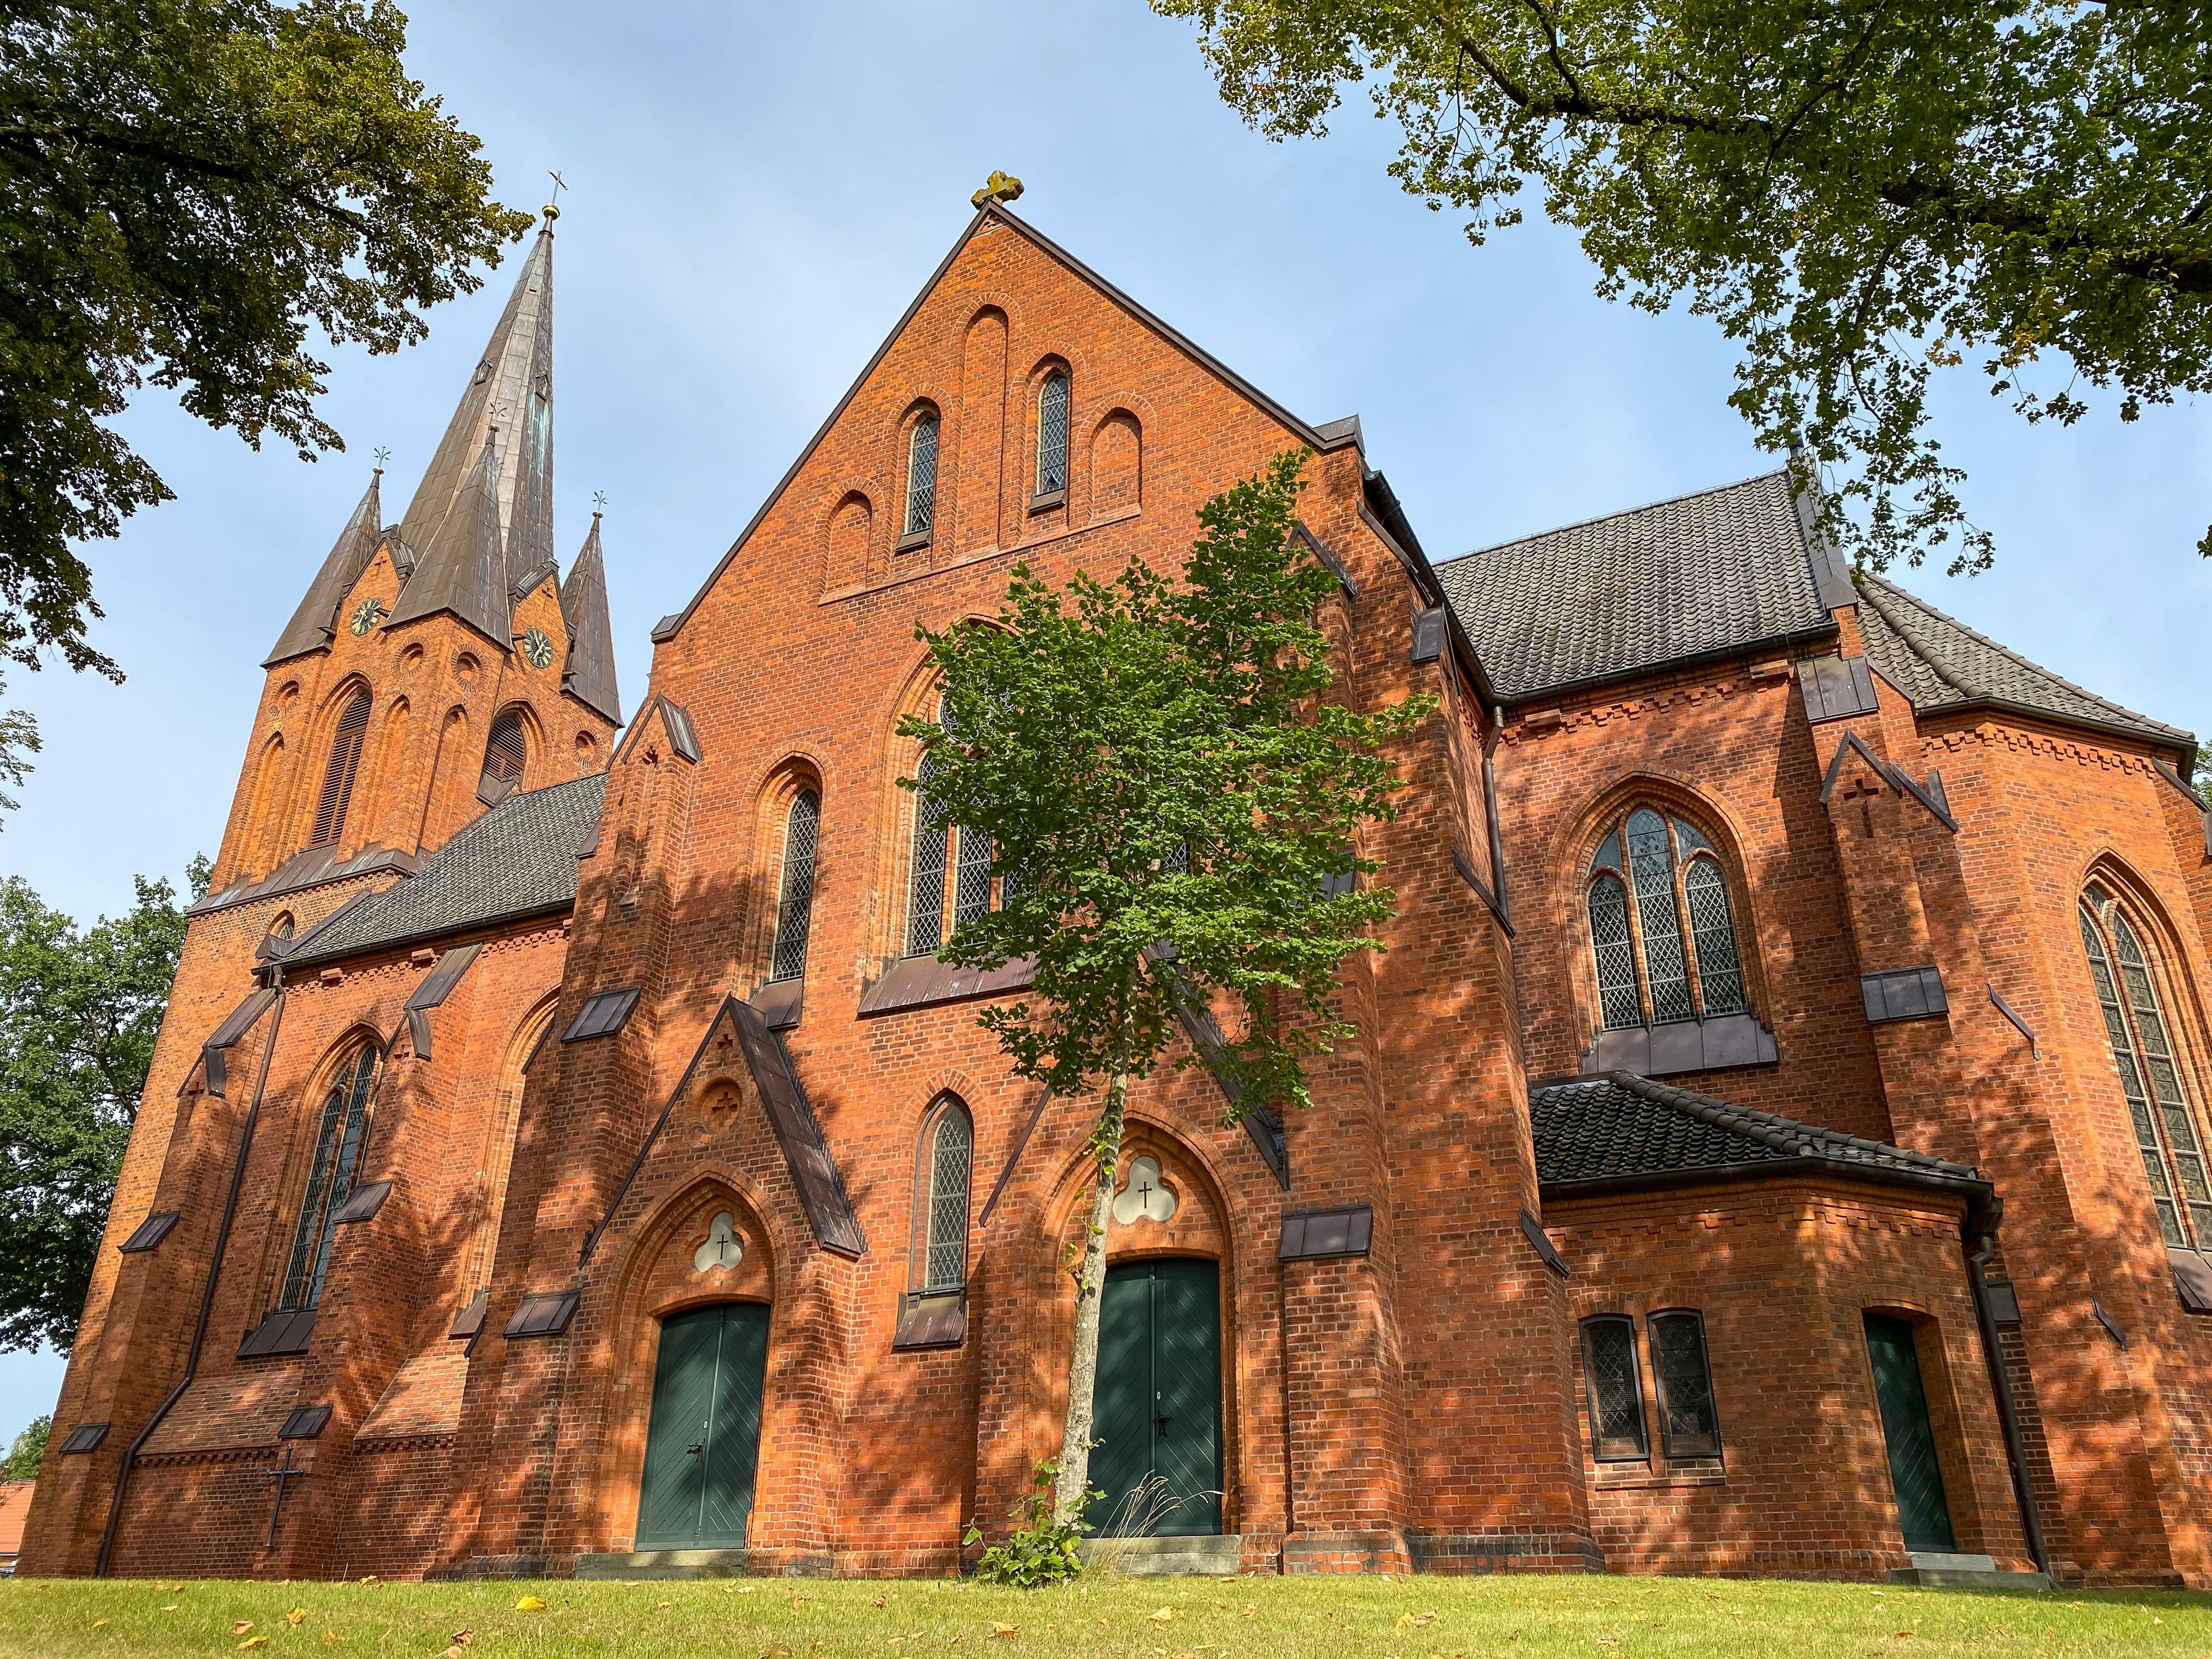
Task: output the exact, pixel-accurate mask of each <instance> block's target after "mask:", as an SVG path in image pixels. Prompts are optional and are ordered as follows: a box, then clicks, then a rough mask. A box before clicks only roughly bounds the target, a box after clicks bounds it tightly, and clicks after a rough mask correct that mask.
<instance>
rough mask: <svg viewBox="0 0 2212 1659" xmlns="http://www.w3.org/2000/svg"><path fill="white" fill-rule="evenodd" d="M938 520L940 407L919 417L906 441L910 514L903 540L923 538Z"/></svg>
mask: <svg viewBox="0 0 2212 1659" xmlns="http://www.w3.org/2000/svg"><path fill="white" fill-rule="evenodd" d="M936 521H937V411H936V410H932V409H926V410H922V412H921V414H920V415H917V416H915V422H914V430H913V431H912V432H910V433H909V434H908V435H907V441H906V518H905V520H904V524H905V528H903V529H902V530H901V531H900V532H899V537H900V539H901V540H902V541H903V540H905V539H906V538H909V537H913V538H923V537H927V535H928V534H929V533H930V530H931V527H932V526H933V525H934V524H935V523H936Z"/></svg>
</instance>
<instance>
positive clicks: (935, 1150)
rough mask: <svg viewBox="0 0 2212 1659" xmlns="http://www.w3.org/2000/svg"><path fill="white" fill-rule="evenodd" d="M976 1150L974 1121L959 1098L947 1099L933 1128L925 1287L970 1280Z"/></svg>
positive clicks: (937, 1287) (938, 1113)
mask: <svg viewBox="0 0 2212 1659" xmlns="http://www.w3.org/2000/svg"><path fill="white" fill-rule="evenodd" d="M974 1164H975V1125H974V1124H973V1123H971V1122H969V1119H968V1113H967V1110H966V1109H965V1108H963V1106H962V1105H961V1104H960V1103H959V1102H958V1101H957V1100H948V1101H946V1102H945V1103H944V1105H942V1106H941V1107H939V1109H938V1112H937V1117H936V1120H935V1121H933V1123H932V1124H931V1125H930V1130H929V1186H928V1194H929V1196H928V1204H927V1228H928V1233H927V1240H926V1243H925V1245H924V1249H923V1262H922V1288H923V1289H925V1290H936V1289H939V1288H941V1287H947V1286H951V1285H964V1284H965V1283H967V1281H968V1187H969V1174H970V1172H971V1170H973V1168H974Z"/></svg>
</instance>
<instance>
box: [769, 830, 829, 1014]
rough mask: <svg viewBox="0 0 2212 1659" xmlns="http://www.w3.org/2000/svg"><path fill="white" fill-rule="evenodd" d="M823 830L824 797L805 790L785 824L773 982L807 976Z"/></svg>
mask: <svg viewBox="0 0 2212 1659" xmlns="http://www.w3.org/2000/svg"><path fill="white" fill-rule="evenodd" d="M821 830H822V797H821V796H819V795H817V794H816V793H814V791H812V790H811V789H807V790H802V791H801V792H800V793H799V798H798V799H796V800H794V801H793V802H792V803H791V811H790V814H789V816H787V817H786V818H785V819H784V824H783V890H782V892H781V894H780V895H779V896H777V899H776V905H775V947H774V948H773V949H772V950H771V951H769V970H768V976H769V979H770V980H784V979H799V978H802V977H804V976H805V973H806V937H807V934H808V933H809V932H810V931H811V927H812V923H813V918H814V849H815V845H816V843H817V841H818V840H819V839H820V836H821Z"/></svg>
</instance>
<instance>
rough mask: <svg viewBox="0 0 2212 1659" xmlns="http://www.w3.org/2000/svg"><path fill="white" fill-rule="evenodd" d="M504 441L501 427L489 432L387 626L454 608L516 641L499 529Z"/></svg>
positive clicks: (485, 631) (504, 643) (502, 643)
mask: <svg viewBox="0 0 2212 1659" xmlns="http://www.w3.org/2000/svg"><path fill="white" fill-rule="evenodd" d="M498 441H499V435H498V434H497V433H496V432H495V431H487V432H485V434H484V443H483V453H481V454H479V455H478V456H477V464H476V465H475V466H474V467H473V468H472V469H471V471H470V472H469V476H468V481H467V482H466V483H464V484H463V485H462V486H461V493H460V494H459V495H456V496H455V497H454V498H453V511H452V512H450V513H447V514H446V517H445V521H444V522H443V523H442V524H441V525H440V526H438V528H437V531H436V532H435V534H434V535H432V537H431V538H430V540H429V543H428V545H426V546H425V547H424V548H423V549H422V556H421V558H419V559H418V560H416V564H415V574H413V575H412V576H410V577H409V578H408V579H407V586H404V587H403V588H401V589H400V590H399V603H398V604H397V605H394V606H392V620H391V623H387V624H386V625H387V626H396V625H397V624H398V623H404V622H412V621H414V620H415V619H416V617H430V616H435V615H436V614H437V613H438V612H439V611H452V612H453V614H454V615H455V616H457V617H459V618H460V619H461V620H462V621H463V622H465V623H468V624H469V625H470V626H471V628H474V629H476V630H477V632H478V633H480V634H482V635H483V636H484V637H485V638H486V639H488V640H489V641H491V642H492V643H493V644H495V645H496V646H497V647H499V648H500V649H501V650H502V651H504V650H506V649H507V648H508V647H509V646H510V645H511V644H512V638H511V636H512V635H513V628H514V605H513V599H511V598H510V597H509V595H508V591H507V582H508V577H507V552H506V543H505V540H504V538H502V537H501V534H500V529H499V471H498V462H497V458H496V451H497V445H498Z"/></svg>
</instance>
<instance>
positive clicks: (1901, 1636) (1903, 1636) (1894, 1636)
mask: <svg viewBox="0 0 2212 1659" xmlns="http://www.w3.org/2000/svg"><path fill="white" fill-rule="evenodd" d="M1919 1635H1920V1632H1918V1631H1917V1630H1893V1631H1892V1632H1890V1633H1889V1639H1890V1640H1891V1641H1893V1642H1911V1641H1916V1640H1917V1639H1918V1638H1919Z"/></svg>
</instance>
